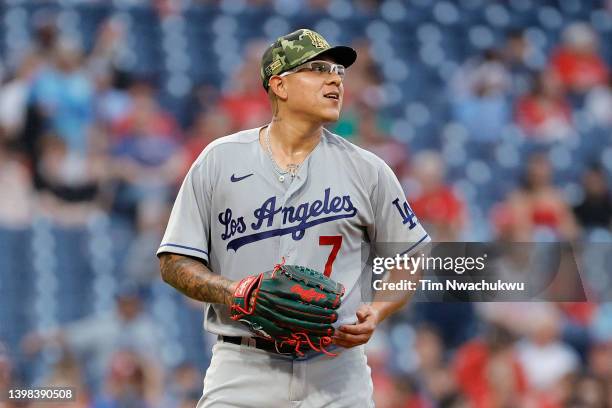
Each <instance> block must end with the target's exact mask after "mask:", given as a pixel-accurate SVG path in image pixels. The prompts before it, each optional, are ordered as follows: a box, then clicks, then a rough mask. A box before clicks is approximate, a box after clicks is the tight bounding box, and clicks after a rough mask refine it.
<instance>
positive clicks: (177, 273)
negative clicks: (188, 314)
mask: <svg viewBox="0 0 612 408" xmlns="http://www.w3.org/2000/svg"><path fill="white" fill-rule="evenodd" d="M159 262H160V268H161V274H162V278H163V279H164V282H166V283H168V284H169V285H171V286H173V287H174V288H175V289H177V290H179V291H180V292H182V293H183V294H185V295H187V296H189V297H190V298H193V299H196V300H201V301H202V302H208V303H222V304H226V305H231V303H232V296H233V293H234V286H235V284H236V282H234V281H231V280H229V279H226V278H224V277H222V276H220V275H217V274H214V273H212V272H211V271H210V270H209V269H208V268H207V267H206V265H204V264H203V263H202V261H198V260H196V259H194V258H190V257H188V256H184V255H177V254H169V253H165V254H162V255H161V256H160V258H159Z"/></svg>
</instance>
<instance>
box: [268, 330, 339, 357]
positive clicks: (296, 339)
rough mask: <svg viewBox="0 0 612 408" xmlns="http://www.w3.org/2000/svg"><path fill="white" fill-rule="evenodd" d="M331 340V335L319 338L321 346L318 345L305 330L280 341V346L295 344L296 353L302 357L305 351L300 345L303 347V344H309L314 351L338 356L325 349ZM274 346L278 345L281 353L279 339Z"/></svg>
mask: <svg viewBox="0 0 612 408" xmlns="http://www.w3.org/2000/svg"><path fill="white" fill-rule="evenodd" d="M331 342H332V339H331V337H329V336H324V337H321V338H320V340H319V347H317V346H316V345H314V344H313V342H312V340H310V337H309V336H308V334H306V333H304V332H300V333H291V337H287V338H285V339H284V340H282V341H281V342H280V347H282V346H283V345H284V344H287V345H289V346H295V353H296V354H297V355H298V356H300V357H301V356H303V355H304V353H303V352H302V351H301V350H300V347H302V344H307V345H308V346H310V348H311V349H312V350H314V351H318V352H320V353H323V354H325V355H326V356H329V357H336V356H337V355H338V354H336V353H330V352H329V351H327V350H326V349H325V347H326V346H329V345H330V344H331ZM274 346H275V347H276V351H277V352H279V353H280V351H279V350H278V342H277V341H275V342H274Z"/></svg>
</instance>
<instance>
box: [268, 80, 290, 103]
mask: <svg viewBox="0 0 612 408" xmlns="http://www.w3.org/2000/svg"><path fill="white" fill-rule="evenodd" d="M269 85H270V90H271V91H272V92H273V93H274V94H275V95H276V97H277V98H279V99H282V100H283V101H284V100H287V86H286V84H285V81H283V78H282V77H280V76H278V75H275V76H273V77H272V78H270V80H269Z"/></svg>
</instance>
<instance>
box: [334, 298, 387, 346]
mask: <svg viewBox="0 0 612 408" xmlns="http://www.w3.org/2000/svg"><path fill="white" fill-rule="evenodd" d="M378 322H379V313H378V311H377V310H376V309H374V308H373V307H372V306H371V305H361V306H360V307H359V309H357V323H355V324H349V325H344V326H340V327H339V328H338V329H336V332H335V333H334V336H333V337H332V340H333V343H334V344H336V345H338V346H342V347H347V348H349V347H355V346H360V345H362V344H366V343H367V342H368V341H369V340H370V337H372V334H373V333H374V330H375V329H376V326H377V325H378Z"/></svg>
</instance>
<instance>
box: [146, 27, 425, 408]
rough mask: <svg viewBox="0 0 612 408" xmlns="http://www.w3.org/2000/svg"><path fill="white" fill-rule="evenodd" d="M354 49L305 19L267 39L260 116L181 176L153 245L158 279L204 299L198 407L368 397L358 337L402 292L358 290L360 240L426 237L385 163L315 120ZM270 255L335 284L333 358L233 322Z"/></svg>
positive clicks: (363, 401)
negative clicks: (257, 123) (385, 295)
mask: <svg viewBox="0 0 612 408" xmlns="http://www.w3.org/2000/svg"><path fill="white" fill-rule="evenodd" d="M356 58H357V54H356V52H355V50H353V49H352V48H350V47H345V46H335V47H332V46H330V45H329V44H328V42H327V41H326V40H325V39H324V38H323V37H322V36H321V35H320V34H318V33H316V32H314V31H311V30H307V29H300V30H297V31H295V32H292V33H290V34H287V35H285V36H283V37H280V38H278V39H277V40H276V41H275V42H274V43H272V44H271V45H270V46H269V48H268V49H267V50H266V51H265V53H264V55H263V57H262V62H261V78H262V82H263V87H264V88H265V90H266V91H267V93H268V95H269V98H270V101H271V104H272V111H273V117H272V121H271V123H269V124H267V125H265V126H262V127H259V128H256V129H249V130H244V131H241V132H238V133H236V134H233V135H229V136H226V137H222V138H220V139H218V140H216V141H214V142H213V143H211V144H210V145H209V146H208V147H206V149H204V151H203V152H202V154H201V155H200V156H199V157H198V159H197V160H196V161H195V163H194V164H193V166H192V167H191V169H190V171H189V173H188V174H187V176H186V178H185V180H184V182H183V185H182V187H181V189H180V192H179V194H178V197H177V199H176V202H175V204H174V207H173V209H172V213H171V216H170V220H169V223H168V227H167V230H166V233H165V235H164V237H163V241H162V243H161V245H160V247H159V250H158V251H157V254H158V256H159V257H160V264H161V271H162V276H163V279H164V280H165V281H166V282H167V283H168V284H170V285H172V286H173V287H175V288H176V289H178V290H179V291H181V292H182V293H184V294H185V295H187V296H189V297H192V298H194V299H198V300H200V301H202V302H205V303H206V309H205V316H204V328H205V329H206V330H208V331H210V332H212V333H214V334H217V335H218V342H217V343H216V344H215V345H214V346H213V356H212V361H211V364H210V367H209V368H208V370H207V372H206V378H205V381H204V392H203V395H202V398H201V400H200V401H199V403H198V407H199V408H202V407H291V406H300V407H370V406H373V400H372V391H373V390H372V381H371V377H370V370H369V368H368V366H367V363H366V357H365V354H364V347H363V345H364V344H365V343H366V342H367V341H368V340H369V339H370V336H371V335H372V333H373V331H374V329H375V328H376V326H377V324H378V323H380V322H381V321H382V320H384V319H385V318H386V317H387V316H389V315H390V314H391V313H393V312H394V311H396V310H398V309H399V308H400V307H401V306H403V305H404V304H405V302H406V300H401V301H395V302H372V303H369V304H368V303H365V302H363V301H362V296H361V292H362V289H363V288H362V282H369V279H363V275H362V274H363V272H362V269H363V265H362V260H361V259H362V253H361V252H362V245H363V244H364V243H365V247H366V248H368V249H369V251H372V253H376V254H378V255H380V256H393V255H396V253H388V252H389V251H386V250H385V248H386V246H385V245H383V243H387V242H394V243H402V244H403V249H404V253H406V254H412V253H413V252H414V251H417V250H419V249H420V248H421V246H422V245H424V244H425V243H426V242H428V241H429V237H428V235H427V233H426V232H425V231H424V229H423V228H422V227H421V225H420V224H419V222H418V220H417V218H416V216H415V215H414V213H413V212H412V210H411V209H410V206H409V205H408V203H407V202H406V200H405V195H404V193H403V191H402V188H401V186H400V184H399V182H398V181H397V178H396V177H395V175H394V174H393V172H392V171H391V169H390V168H389V167H388V166H387V165H386V164H385V163H384V162H383V161H382V160H381V159H379V158H378V157H376V156H375V155H373V154H372V153H369V152H367V151H365V150H363V149H361V148H359V147H357V146H355V145H353V144H351V143H349V142H347V141H346V140H344V139H343V138H341V137H339V136H337V135H335V134H333V133H331V132H329V131H328V130H327V129H325V128H324V127H323V125H324V124H325V123H328V122H334V121H336V120H338V118H339V116H340V111H341V107H342V98H343V92H344V88H343V80H344V76H345V72H346V70H347V68H348V67H349V66H350V65H351V64H353V62H354V61H355V60H356ZM281 259H283V260H284V262H285V263H287V264H295V265H303V266H305V267H307V268H311V269H314V270H317V271H321V272H322V273H323V274H324V275H325V276H327V277H329V278H331V279H333V280H335V281H337V282H339V283H340V284H341V285H343V286H344V289H345V292H344V297H343V300H342V304H341V306H340V307H339V309H338V316H337V321H336V323H334V325H333V327H334V328H335V332H334V333H333V336H332V340H333V342H332V344H331V345H330V347H329V350H330V351H333V353H334V354H335V355H336V357H329V356H327V355H323V353H298V354H295V353H291V352H287V350H286V349H284V348H283V347H284V346H282V345H281V347H280V349H279V344H278V343H275V342H268V341H266V340H264V339H261V338H257V337H254V335H253V332H252V331H250V330H249V329H248V328H247V327H245V326H244V325H243V324H241V323H240V322H236V321H234V320H232V319H231V316H230V306H231V305H232V304H233V303H234V299H235V297H236V296H237V295H236V293H239V292H240V291H241V290H242V288H240V287H238V288H237V286H238V282H239V281H241V280H244V279H245V277H247V276H249V275H253V274H257V273H259V272H263V271H269V270H270V269H272V267H273V266H274V265H275V264H278V263H279V262H280V260H281ZM370 273H371V272H370ZM370 277H371V276H370Z"/></svg>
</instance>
